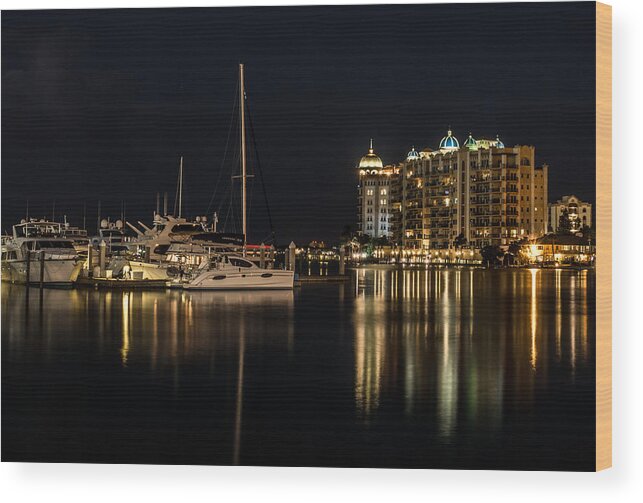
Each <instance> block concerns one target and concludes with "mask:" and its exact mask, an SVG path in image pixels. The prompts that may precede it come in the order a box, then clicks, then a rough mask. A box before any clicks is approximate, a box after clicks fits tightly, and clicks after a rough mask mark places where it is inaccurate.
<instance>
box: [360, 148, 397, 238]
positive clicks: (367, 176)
mask: <svg viewBox="0 0 643 503" xmlns="http://www.w3.org/2000/svg"><path fill="white" fill-rule="evenodd" d="M357 167H358V169H359V184H358V185H357V191H358V196H357V201H358V205H357V213H358V221H357V230H358V232H359V233H360V234H363V235H366V236H369V237H372V238H381V237H385V238H391V237H392V236H393V235H392V233H391V226H390V219H391V207H392V205H391V180H392V177H393V175H394V174H395V173H396V172H398V171H399V170H398V168H396V167H394V166H386V167H385V166H384V165H383V164H382V159H380V158H379V156H377V155H376V154H375V151H374V150H373V140H372V139H371V146H370V148H369V149H368V153H367V154H366V155H365V156H364V157H362V159H361V160H360V161H359V164H358V166H357Z"/></svg>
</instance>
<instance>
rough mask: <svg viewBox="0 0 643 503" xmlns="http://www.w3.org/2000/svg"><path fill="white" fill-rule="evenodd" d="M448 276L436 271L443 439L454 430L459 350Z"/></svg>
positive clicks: (439, 395) (439, 404) (458, 338)
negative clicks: (452, 321) (439, 318)
mask: <svg viewBox="0 0 643 503" xmlns="http://www.w3.org/2000/svg"><path fill="white" fill-rule="evenodd" d="M449 275H450V273H449V270H448V269H446V270H444V271H436V276H437V277H439V278H441V279H440V280H439V281H438V285H440V283H442V282H443V283H444V290H443V292H441V293H440V294H439V295H440V297H442V300H441V306H442V309H441V311H442V313H441V324H442V359H441V360H440V363H439V365H438V374H439V377H438V381H439V384H438V410H439V413H440V414H439V416H440V433H441V434H442V435H443V436H445V437H450V436H451V435H452V434H453V431H454V429H455V422H456V417H457V411H458V409H457V407H458V358H459V350H460V344H459V342H460V337H459V335H460V334H459V333H455V331H454V332H453V334H452V331H451V330H452V329H451V319H452V318H453V313H452V312H451V310H452V304H453V303H452V302H451V298H450V296H449ZM452 336H453V337H452ZM451 339H453V347H451V342H452V341H451Z"/></svg>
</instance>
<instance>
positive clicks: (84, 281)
mask: <svg viewBox="0 0 643 503" xmlns="http://www.w3.org/2000/svg"><path fill="white" fill-rule="evenodd" d="M76 285H78V286H86V287H93V288H110V289H122V290H130V289H135V290H140V289H146V290H149V289H165V288H168V286H169V285H168V281H166V280H164V279H116V278H82V277H81V278H78V279H77V280H76Z"/></svg>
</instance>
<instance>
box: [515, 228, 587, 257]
mask: <svg viewBox="0 0 643 503" xmlns="http://www.w3.org/2000/svg"><path fill="white" fill-rule="evenodd" d="M522 252H523V256H525V257H526V258H527V260H528V261H529V262H530V263H534V264H592V263H593V262H594V258H595V256H596V245H595V244H593V243H592V242H591V240H590V239H589V238H588V237H586V236H579V235H576V236H575V235H572V234H547V235H545V236H542V237H540V238H538V239H536V240H534V241H533V242H531V243H529V244H524V245H522Z"/></svg>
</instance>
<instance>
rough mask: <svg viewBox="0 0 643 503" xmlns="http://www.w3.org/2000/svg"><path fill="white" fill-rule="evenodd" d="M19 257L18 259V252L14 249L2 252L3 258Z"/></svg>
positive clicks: (13, 258)
mask: <svg viewBox="0 0 643 503" xmlns="http://www.w3.org/2000/svg"><path fill="white" fill-rule="evenodd" d="M17 259H18V254H17V253H16V252H15V251H14V250H11V251H6V252H2V260H17Z"/></svg>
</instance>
